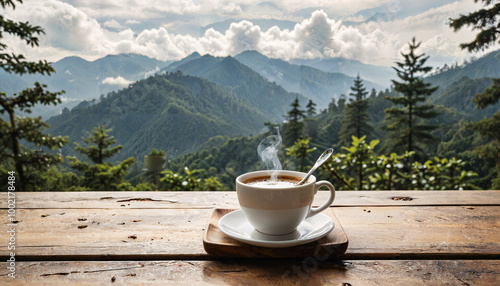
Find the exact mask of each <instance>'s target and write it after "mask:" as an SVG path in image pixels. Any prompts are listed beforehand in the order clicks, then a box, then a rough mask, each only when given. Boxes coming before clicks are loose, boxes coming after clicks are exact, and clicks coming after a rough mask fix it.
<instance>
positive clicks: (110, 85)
mask: <svg viewBox="0 0 500 286" xmlns="http://www.w3.org/2000/svg"><path fill="white" fill-rule="evenodd" d="M200 58H202V56H201V55H200V54H198V53H193V54H191V55H189V56H188V57H186V58H184V59H182V60H180V61H177V62H173V63H172V62H163V61H158V60H155V59H151V58H148V57H145V56H141V55H136V54H120V55H110V56H107V57H104V58H101V59H98V60H96V61H92V62H89V61H86V60H84V59H81V58H78V57H68V58H64V59H62V60H60V61H57V62H55V63H53V67H54V69H55V70H56V73H55V74H52V75H51V76H50V77H48V76H38V75H37V76H23V77H18V76H15V75H10V74H7V73H5V72H3V71H0V86H2V88H3V91H5V92H7V94H13V93H15V92H18V91H20V90H22V89H24V88H25V87H27V86H30V85H31V84H32V83H33V82H34V81H39V82H41V83H45V84H47V85H48V87H49V89H50V90H53V91H59V90H64V91H65V92H66V93H65V94H64V95H63V101H64V102H63V104H61V105H58V106H55V107H54V106H37V107H36V108H35V110H34V112H33V114H34V115H42V116H43V117H44V118H49V117H50V116H53V115H57V114H59V113H61V111H62V110H63V109H64V108H65V107H67V108H69V109H71V108H73V107H74V106H76V105H77V104H78V103H79V102H80V101H82V100H87V101H90V100H92V99H97V98H99V97H100V96H101V95H106V94H107V93H109V92H111V91H113V90H114V91H116V90H119V89H121V88H124V87H127V86H128V85H129V84H131V83H133V82H134V81H136V80H139V79H144V78H145V77H148V76H151V75H153V74H154V73H157V72H160V70H163V71H176V70H177V69H179V70H181V71H183V72H184V73H186V74H192V75H197V76H202V77H205V78H208V79H210V80H212V81H214V82H216V83H218V84H222V85H225V83H224V82H223V81H227V80H228V79H227V78H223V77H222V76H220V75H219V76H217V75H215V74H216V73H217V72H216V71H215V69H216V67H214V66H210V67H209V66H204V65H207V64H209V62H210V65H219V68H221V66H220V65H221V64H229V62H230V61H231V60H230V59H233V60H234V59H236V60H237V61H238V62H239V63H236V62H233V64H235V65H237V64H242V65H240V68H242V69H246V68H249V69H252V70H253V71H255V72H257V73H259V74H260V75H261V76H263V77H264V78H266V79H267V80H269V81H270V82H276V84H278V85H280V86H282V87H283V88H284V89H285V90H286V91H288V92H297V93H300V94H301V95H303V96H304V97H301V96H300V95H299V97H301V101H305V100H307V99H312V100H313V101H314V102H315V103H316V104H318V106H319V107H320V108H325V107H326V105H327V104H328V103H329V102H330V101H331V99H332V98H338V97H339V96H340V95H341V94H343V93H344V94H347V93H349V91H350V86H351V85H352V83H353V81H354V78H355V77H356V75H357V74H358V73H359V74H360V76H361V77H362V79H363V80H364V82H365V86H366V87H367V88H368V89H371V88H375V89H377V90H380V89H382V88H387V87H388V86H389V84H390V79H391V78H393V77H394V76H395V74H394V72H392V69H391V68H388V67H382V66H373V65H366V64H363V63H361V62H358V61H353V60H345V59H340V58H337V59H316V60H309V61H299V60H295V62H296V64H293V63H288V62H286V61H283V60H279V59H270V58H268V57H265V56H263V55H261V54H260V53H258V52H255V51H247V52H243V53H241V54H239V55H236V56H235V57H234V58H232V57H227V60H226V61H225V62H223V63H222V59H225V58H216V57H212V56H209V55H205V56H203V59H200ZM209 59H211V60H209ZM243 65H244V66H243ZM309 65H311V66H309ZM227 68H230V67H227ZM209 73H210V74H209ZM229 73H231V72H230V71H229ZM248 74H251V73H248ZM248 74H247V75H248ZM217 77H219V79H216V78H217ZM230 77H232V76H230Z"/></svg>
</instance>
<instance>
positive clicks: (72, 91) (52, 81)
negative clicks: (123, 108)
mask: <svg viewBox="0 0 500 286" xmlns="http://www.w3.org/2000/svg"><path fill="white" fill-rule="evenodd" d="M168 64H170V62H163V61H158V60H155V59H152V58H149V57H146V56H142V55H137V54H121V55H109V56H106V57H104V58H100V59H98V60H95V61H87V60H84V59H82V58H79V57H66V58H63V59H61V60H60V61H57V62H55V63H53V64H52V67H53V68H54V69H55V71H56V72H55V73H53V74H51V75H50V76H41V75H38V74H37V75H23V76H22V77H20V76H18V75H14V74H9V73H6V72H4V71H3V70H1V71H0V87H1V88H2V92H5V93H7V94H8V95H11V94H14V93H17V92H19V91H21V90H23V89H25V88H27V87H32V85H33V83H34V82H35V81H38V82H40V83H43V84H46V85H47V86H48V89H49V90H51V91H61V90H64V91H65V93H64V94H63V96H62V99H63V103H62V104H60V105H57V106H55V107H54V106H35V108H34V109H33V115H35V116H38V115H41V116H43V117H44V118H49V117H50V116H53V115H56V114H58V113H60V112H61V111H62V109H64V108H65V107H66V108H70V109H71V108H73V107H74V106H76V105H78V103H80V102H81V101H82V100H92V99H94V98H98V97H99V96H100V95H102V94H107V93H109V92H111V91H113V90H117V89H119V88H122V87H123V86H125V85H126V84H127V83H128V82H130V83H132V82H134V81H136V80H139V79H144V78H145V77H147V76H149V75H152V74H154V72H157V71H159V70H160V69H161V68H163V67H165V66H167V65H168Z"/></svg>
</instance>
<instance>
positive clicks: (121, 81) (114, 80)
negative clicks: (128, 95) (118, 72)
mask: <svg viewBox="0 0 500 286" xmlns="http://www.w3.org/2000/svg"><path fill="white" fill-rule="evenodd" d="M102 83H103V84H109V85H120V86H128V85H129V84H131V83H132V81H130V80H127V79H125V78H123V77H121V76H118V77H107V78H105V79H103V80H102Z"/></svg>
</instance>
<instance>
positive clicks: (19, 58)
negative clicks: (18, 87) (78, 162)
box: [0, 0, 68, 190]
mask: <svg viewBox="0 0 500 286" xmlns="http://www.w3.org/2000/svg"><path fill="white" fill-rule="evenodd" d="M17 2H19V3H21V4H22V1H20V0H18V1H17ZM0 3H1V5H2V8H3V9H6V8H9V6H10V8H12V9H15V7H16V6H15V1H11V0H1V2H0ZM0 31H1V32H0V67H1V68H2V69H3V70H4V71H6V72H7V73H14V74H17V75H23V74H37V73H38V74H42V75H43V74H47V75H50V74H51V73H53V72H55V71H54V69H53V68H52V66H51V65H50V64H49V63H47V61H39V62H30V61H26V59H25V57H24V56H23V55H22V54H14V53H7V52H6V51H7V50H8V46H7V44H5V43H4V42H3V37H4V34H8V35H12V36H14V37H17V38H19V39H20V40H22V41H24V42H25V43H26V45H28V46H31V47H35V46H38V42H39V39H38V36H39V35H40V34H43V33H44V32H43V29H42V28H41V27H38V26H33V25H31V24H29V23H28V22H26V23H22V22H14V21H12V20H9V19H5V18H4V17H3V16H1V15H0ZM46 87H47V86H46V85H42V84H40V83H38V82H35V83H34V87H33V88H27V89H25V90H23V91H21V92H19V93H15V94H13V95H12V96H8V95H7V94H6V93H5V92H1V91H0V106H1V109H0V114H1V115H4V114H6V115H7V118H8V121H5V120H4V119H3V118H0V138H2V139H0V150H1V151H0V160H2V161H6V160H12V161H13V162H14V168H15V170H16V173H17V174H16V175H17V176H18V178H19V179H18V181H17V189H18V190H27V189H28V188H32V187H33V186H32V185H31V184H33V182H30V179H29V176H30V175H33V174H26V173H27V172H29V171H30V168H31V169H36V170H38V171H40V170H41V169H42V168H43V169H46V168H48V167H50V165H53V164H57V163H60V162H61V161H62V157H61V155H60V154H56V155H52V154H45V155H44V156H43V158H42V160H38V159H39V158H38V156H36V155H35V152H34V151H33V150H29V149H27V148H24V147H23V148H22V147H21V145H20V141H23V140H24V141H26V142H28V143H34V144H36V145H37V147H38V148H40V147H41V146H45V147H47V148H49V149H57V148H61V147H62V146H63V145H64V144H66V143H67V142H68V140H67V138H66V137H62V136H51V135H47V134H44V133H42V131H41V130H42V129H46V128H47V127H48V126H49V125H48V124H46V123H45V122H43V121H42V119H41V117H36V118H30V117H23V118H20V117H17V116H16V113H17V112H24V113H28V114H29V113H31V110H32V108H33V106H35V105H37V104H43V105H50V104H53V105H56V104H58V103H61V99H60V98H59V95H61V94H62V93H63V92H49V91H47V90H45V88H46ZM34 175H36V174H34Z"/></svg>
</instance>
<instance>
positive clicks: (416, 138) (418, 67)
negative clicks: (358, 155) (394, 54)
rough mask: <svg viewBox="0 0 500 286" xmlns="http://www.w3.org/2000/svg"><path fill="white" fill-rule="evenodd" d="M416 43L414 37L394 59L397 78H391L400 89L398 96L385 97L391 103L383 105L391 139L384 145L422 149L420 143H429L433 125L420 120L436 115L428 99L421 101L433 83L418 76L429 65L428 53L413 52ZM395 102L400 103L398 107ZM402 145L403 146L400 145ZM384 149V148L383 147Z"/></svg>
mask: <svg viewBox="0 0 500 286" xmlns="http://www.w3.org/2000/svg"><path fill="white" fill-rule="evenodd" d="M419 46H420V42H419V43H416V42H415V38H413V40H412V42H410V43H409V49H410V51H409V52H408V53H407V54H405V53H401V54H402V56H403V57H404V61H403V62H396V64H397V67H394V69H395V70H396V72H397V75H398V77H399V78H400V79H401V81H396V80H393V81H392V82H393V84H394V90H395V91H397V92H399V93H401V94H402V96H400V97H387V100H389V101H391V102H392V103H393V104H394V105H395V106H393V107H391V108H389V109H386V110H385V113H386V122H387V124H386V126H385V128H386V129H387V130H388V131H390V138H394V139H395V140H394V141H393V142H389V141H386V143H389V144H390V145H388V146H394V148H396V149H397V150H399V151H408V152H411V151H419V152H422V151H423V147H424V145H426V146H430V145H431V144H432V143H433V142H434V140H435V138H434V137H433V136H432V133H431V131H432V130H434V129H436V128H437V126H435V125H428V124H424V123H423V122H422V120H425V119H430V118H434V117H436V116H437V115H438V113H437V112H435V111H433V105H432V104H431V103H424V102H425V101H426V99H427V97H429V96H430V95H431V94H432V93H433V92H434V91H436V90H437V87H431V85H430V84H429V83H426V82H425V81H424V80H423V79H422V78H421V77H420V76H421V75H422V74H424V73H426V72H429V71H430V70H431V69H432V68H431V67H430V66H425V62H426V61H427V59H428V58H429V57H424V55H425V54H420V55H416V54H415V50H416V49H417V48H418V47H419ZM398 106H402V107H401V108H398ZM401 148H404V149H401ZM386 150H387V148H386Z"/></svg>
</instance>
